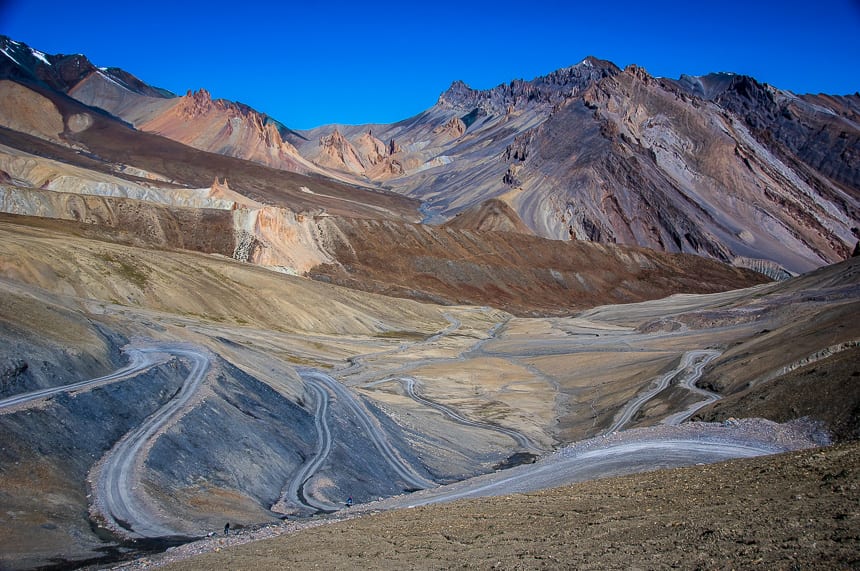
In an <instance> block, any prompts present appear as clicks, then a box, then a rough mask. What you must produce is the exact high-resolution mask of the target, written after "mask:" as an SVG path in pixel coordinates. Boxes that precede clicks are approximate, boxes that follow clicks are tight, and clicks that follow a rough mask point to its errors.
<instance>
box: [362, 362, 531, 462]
mask: <svg viewBox="0 0 860 571" xmlns="http://www.w3.org/2000/svg"><path fill="white" fill-rule="evenodd" d="M393 381H397V382H399V383H400V384H401V385H403V388H404V390H405V391H406V394H407V396H409V398H411V399H412V400H414V401H415V402H417V403H418V404H421V405H424V406H426V407H429V408H432V409H434V410H438V411H439V412H441V413H442V414H443V415H445V417H447V418H449V419H451V420H453V421H454V422H457V423H459V424H463V425H465V426H471V427H473V428H480V429H482V430H491V431H493V432H498V433H500V434H504V435H505V436H507V437H509V438H511V439H512V440H513V441H514V442H516V443H517V446H519V447H520V448H523V449H526V450H531V451H533V452H538V453H541V452H543V450H542V449H541V448H539V447H538V446H537V445H535V443H534V442H532V441H531V440H530V439H529V438H528V436H526V435H524V434H522V433H520V432H517V431H516V430H511V429H510V428H505V427H504V426H499V425H497V424H490V423H488V422H480V421H477V420H472V419H470V418H466V417H465V416H463V415H461V414H460V413H459V412H457V411H456V410H454V409H452V408H448V407H447V406H445V405H443V404H440V403H438V402H436V401H432V400H430V399H428V398H425V397H423V396H421V395H419V394H418V393H417V392H416V391H415V384H416V381H415V379H414V378H412V377H396V378H389V379H382V380H380V381H375V382H373V383H368V384H366V385H364V386H365V387H373V386H376V385H381V384H383V383H388V382H393Z"/></svg>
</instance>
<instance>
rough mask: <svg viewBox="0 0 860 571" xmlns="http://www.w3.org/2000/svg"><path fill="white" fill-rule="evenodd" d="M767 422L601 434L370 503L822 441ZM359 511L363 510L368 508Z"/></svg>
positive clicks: (425, 499)
mask: <svg viewBox="0 0 860 571" xmlns="http://www.w3.org/2000/svg"><path fill="white" fill-rule="evenodd" d="M761 422H762V421H751V422H748V423H746V424H739V425H737V426H720V425H713V424H710V425H707V424H705V425H703V424H700V423H692V424H685V425H683V426H681V427H669V426H664V427H656V428H654V427H652V428H646V429H636V430H626V431H623V432H621V433H618V434H617V435H615V436H613V437H611V438H607V437H604V436H601V437H597V438H593V439H591V440H587V441H584V442H580V443H577V444H574V445H571V446H568V447H566V448H563V449H561V450H559V451H557V452H555V453H554V454H551V455H549V456H545V457H543V458H541V459H540V460H539V461H538V462H537V463H535V464H527V465H521V466H517V467H514V468H510V469H508V470H503V471H500V472H495V473H492V474H486V475H484V476H478V477H476V478H471V479H469V480H464V481H462V482H456V483H454V484H450V485H447V486H441V487H439V488H436V489H433V490H423V491H420V492H416V493H415V494H412V495H409V496H398V497H395V498H389V499H388V500H384V501H382V502H376V503H373V504H370V505H369V506H367V507H368V509H372V510H379V509H397V508H410V507H416V506H423V505H427V504H434V503H444V502H450V501H454V500H459V499H464V498H477V497H486V496H500V495H507V494H514V493H526V492H532V491H536V490H541V489H546V488H553V487H558V486H563V485H567V484H572V483H576V482H582V481H585V480H593V479H596V478H604V477H609V476H617V475H623V474H630V473H635V472H644V471H650V470H656V469H661V468H674V467H680V466H689V465H693V464H710V463H715V462H721V461H724V460H730V459H733V458H750V457H753V456H763V455H767V454H776V453H779V452H785V451H787V450H792V449H799V448H807V447H811V446H815V445H816V443H815V442H814V441H812V440H811V439H804V438H796V439H795V440H794V441H791V442H786V441H778V439H777V438H772V437H771V435H770V434H768V433H769V432H770V431H771V430H772V429H771V428H770V426H769V425H768V426H759V425H758V424H757V423H761ZM763 422H765V423H767V422H768V421H763ZM770 424H774V423H770ZM358 509H359V511H360V510H361V509H363V506H358Z"/></svg>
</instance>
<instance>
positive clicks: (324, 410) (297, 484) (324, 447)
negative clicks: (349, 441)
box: [281, 376, 341, 511]
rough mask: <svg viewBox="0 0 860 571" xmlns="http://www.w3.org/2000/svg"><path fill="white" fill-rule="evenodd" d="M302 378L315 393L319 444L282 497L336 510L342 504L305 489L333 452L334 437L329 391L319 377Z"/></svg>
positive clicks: (296, 502) (298, 502)
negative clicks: (321, 498) (330, 423)
mask: <svg viewBox="0 0 860 571" xmlns="http://www.w3.org/2000/svg"><path fill="white" fill-rule="evenodd" d="M302 378H303V379H304V381H305V382H306V383H307V385H308V388H309V389H310V391H311V393H313V395H314V403H315V407H314V428H315V429H316V433H317V445H316V449H315V450H314V454H313V456H312V457H310V458H309V459H308V460H307V461H306V462H305V463H304V464H303V465H302V467H301V468H300V469H299V471H298V472H296V474H295V475H294V476H293V477H292V479H291V480H290V483H289V484H288V485H287V489H286V490H285V491H284V493H283V495H282V497H281V501H282V502H287V501H289V502H292V503H294V504H296V505H302V506H305V507H307V508H310V509H312V510H320V511H336V510H339V509H340V508H341V506H338V505H334V504H330V503H328V502H322V501H320V500H317V499H316V498H313V497H310V496H306V495H305V494H304V491H303V488H304V485H305V482H307V481H308V480H309V479H310V478H311V476H313V475H314V474H316V472H317V470H319V469H320V467H321V466H322V465H323V462H325V460H326V458H328V455H329V453H330V452H331V443H332V439H331V429H330V428H329V424H328V407H329V394H328V391H327V390H326V389H325V387H323V386H322V385H321V383H320V382H319V381H318V380H317V379H315V378H313V377H311V376H303V377H302Z"/></svg>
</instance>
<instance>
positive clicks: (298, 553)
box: [128, 442, 860, 571]
mask: <svg viewBox="0 0 860 571" xmlns="http://www.w3.org/2000/svg"><path fill="white" fill-rule="evenodd" d="M858 502H860V443H858V442H852V443H849V444H843V445H839V446H836V447H831V448H826V449H816V450H807V451H803V452H796V453H789V454H783V455H779V456H768V457H760V458H753V459H749V460H738V461H733V462H728V463H724V464H716V465H709V466H693V467H689V468H681V469H676V470H664V471H659V472H651V473H647V474H639V475H634V476H626V477H621V478H612V479H607V480H598V481H593V482H586V483H583V484H578V485H575V486H570V487H565V488H559V489H555V490H547V491H542V492H536V493H532V494H526V495H515V496H506V497H501V498H493V499H481V500H474V501H467V502H459V503H455V504H446V505H437V506H430V507H424V508H415V509H411V510H400V511H394V512H387V513H382V514H378V515H375V516H369V517H364V518H359V519H354V520H349V521H342V522H339V523H335V524H332V525H328V526H322V527H316V528H313V529H305V530H303V531H299V532H298V533H292V534H289V535H285V536H282V537H276V538H274V539H269V540H266V541H259V542H255V543H249V544H246V545H238V546H235V547H231V546H230V544H233V543H239V542H241V541H242V538H241V536H239V537H234V538H227V539H224V538H218V539H215V540H214V541H211V542H209V543H206V544H196V545H189V546H185V547H183V548H180V549H178V550H175V551H173V552H172V553H168V554H166V555H165V556H161V557H159V558H156V560H155V561H147V562H146V563H143V562H139V563H137V564H135V565H131V566H129V567H128V568H143V567H144V566H146V565H151V564H152V563H154V562H160V563H164V562H172V564H170V565H168V566H167V568H168V569H176V570H183V571H186V570H196V569H245V568H254V569H260V570H262V569H284V568H290V569H311V568H320V569H323V568H328V569H347V568H353V567H355V566H361V567H362V568H364V569H438V568H444V569H447V568H454V567H456V568H461V567H462V568H472V567H476V568H480V569H540V568H547V569H559V568H573V569H634V568H640V569H668V568H682V569H848V568H856V566H857V565H858V564H860V535H858V532H857V530H858V526H860V511H858V509H857V506H858V505H860V504H858ZM215 549H217V550H218V552H212V551H214V550H215ZM204 551H205V552H208V553H206V554H205V555H199V556H197V557H195V558H193V559H188V560H182V558H183V557H187V556H188V555H189V554H191V553H195V552H197V553H200V552H204ZM183 553H184V554H185V555H183Z"/></svg>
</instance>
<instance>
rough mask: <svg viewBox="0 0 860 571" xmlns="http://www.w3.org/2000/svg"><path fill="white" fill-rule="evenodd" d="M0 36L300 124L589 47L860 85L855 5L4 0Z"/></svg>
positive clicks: (795, 80)
mask: <svg viewBox="0 0 860 571" xmlns="http://www.w3.org/2000/svg"><path fill="white" fill-rule="evenodd" d="M0 33H3V34H6V35H8V36H11V37H12V38H13V39H16V40H19V41H23V42H25V43H27V44H29V45H30V46H32V47H34V48H37V49H40V50H42V51H44V52H47V53H83V54H85V55H87V56H88V57H89V58H90V59H91V60H92V61H93V63H95V64H96V65H98V66H110V67H121V68H123V69H125V70H126V71H129V72H131V73H133V74H135V75H136V76H138V77H139V78H141V79H142V80H144V81H146V82H147V83H150V84H153V85H157V86H159V87H164V88H167V89H169V90H171V91H173V92H175V93H179V94H184V93H185V92H186V91H187V90H189V89H199V88H201V87H205V88H207V89H208V90H209V91H210V92H211V93H212V95H213V96H214V97H222V98H226V99H231V100H235V101H241V102H243V103H246V104H248V105H251V106H252V107H254V108H256V109H258V110H260V111H263V112H265V113H268V114H269V115H271V116H272V117H274V118H275V119H278V120H280V121H281V122H283V123H285V124H286V125H288V126H290V127H293V128H298V129H302V128H310V127H314V126H317V125H321V124H326V123H353V124H354V123H370V122H393V121H397V120H400V119H405V118H407V117H410V116H412V115H414V114H416V113H418V112H420V111H422V110H423V109H426V108H427V107H429V106H431V105H432V104H433V103H434V102H435V101H436V99H437V97H438V96H439V94H440V93H441V92H442V91H444V90H445V89H447V87H448V86H449V85H450V83H451V81H453V80H455V79H461V80H463V81H465V82H466V83H467V84H469V85H470V86H472V87H475V88H480V89H486V88H490V87H493V86H495V85H498V84H500V83H505V82H508V81H510V80H512V79H517V78H523V79H531V78H533V77H536V76H539V75H543V74H546V73H549V72H551V71H553V70H555V69H558V68H560V67H565V66H568V65H572V64H574V63H577V62H578V61H580V60H581V59H582V58H583V57H585V56H586V55H594V56H597V57H600V58H603V59H608V60H611V61H613V62H615V63H616V64H618V65H619V66H621V67H624V66H626V65H628V64H630V63H636V64H638V65H641V66H643V67H644V68H646V69H647V70H648V71H649V72H650V73H651V74H652V75H658V76H667V77H678V76H679V75H680V74H681V73H687V74H692V75H697V74H704V73H708V72H711V71H733V72H737V73H744V74H748V75H752V76H754V77H756V78H757V79H759V80H761V81H764V82H767V83H770V84H772V85H775V86H777V87H780V88H784V89H789V90H791V91H795V92H798V93H807V92H825V93H837V94H845V93H854V92H856V91H860V0H815V1H808V0H806V1H795V0H783V1H773V2H771V1H757V0H744V1H738V0H723V1H721V2H696V1H695V0H694V1H689V0H688V1H685V2H676V1H661V0H652V1H647V2H646V1H641V0H640V1H621V0H619V1H614V2H612V1H603V2H601V1H599V0H590V1H588V2H579V1H575V0H568V1H561V2H556V1H541V0H531V1H529V0H518V1H517V2H509V1H507V0H499V1H496V2H487V1H484V0H478V1H471V0H460V1H458V2H454V1H449V0H439V1H437V2H426V3H425V2H417V3H413V2H409V1H401V2H373V1H371V2H343V1H341V0H331V1H328V2H320V3H317V2H315V1H313V0H305V1H303V2H300V3H299V2H297V3H295V4H294V3H292V2H289V1H288V2H261V1H257V0H234V1H232V2H222V1H220V0H212V1H209V2H196V1H190V2H185V1H183V0H172V1H170V2H166V1H164V0H149V1H147V2H124V1H123V0H111V1H110V2H106V1H93V2H87V1H82V2H71V1H68V0H64V1H54V0H0Z"/></svg>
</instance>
